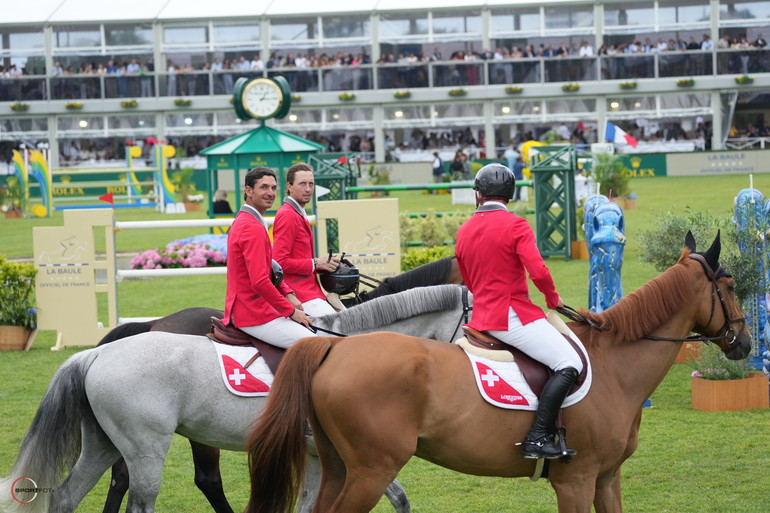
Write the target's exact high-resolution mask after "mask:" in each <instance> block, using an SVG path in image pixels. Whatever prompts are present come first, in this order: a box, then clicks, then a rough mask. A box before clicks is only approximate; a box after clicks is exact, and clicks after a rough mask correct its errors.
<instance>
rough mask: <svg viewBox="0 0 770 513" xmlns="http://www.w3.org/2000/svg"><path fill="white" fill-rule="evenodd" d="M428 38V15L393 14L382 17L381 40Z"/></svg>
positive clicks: (417, 13)
mask: <svg viewBox="0 0 770 513" xmlns="http://www.w3.org/2000/svg"><path fill="white" fill-rule="evenodd" d="M421 35H424V36H427V35H428V13H425V12H415V13H393V14H382V15H381V16H380V39H382V40H385V41H391V40H398V39H400V38H402V37H404V36H421Z"/></svg>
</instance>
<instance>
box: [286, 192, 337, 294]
mask: <svg viewBox="0 0 770 513" xmlns="http://www.w3.org/2000/svg"><path fill="white" fill-rule="evenodd" d="M298 208H299V206H298V205H295V204H294V203H293V202H291V201H290V200H287V201H286V202H285V203H284V204H283V205H282V206H281V208H279V209H278V213H276V215H275V223H273V254H274V255H275V260H276V261H277V262H278V263H279V264H281V267H283V279H284V280H286V282H287V283H288V285H289V286H290V287H291V288H292V289H294V292H296V293H297V299H299V300H300V301H301V302H302V303H304V302H306V301H310V300H311V299H326V295H324V293H323V291H322V290H321V286H320V285H319V284H318V278H317V277H316V274H315V272H314V269H313V254H314V253H315V250H314V246H313V230H312V229H311V228H310V223H309V222H308V220H307V219H306V218H305V216H304V215H302V214H301V213H300V212H298V211H297V209H298Z"/></svg>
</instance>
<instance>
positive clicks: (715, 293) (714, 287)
mask: <svg viewBox="0 0 770 513" xmlns="http://www.w3.org/2000/svg"><path fill="white" fill-rule="evenodd" d="M688 257H689V258H692V259H693V260H695V261H696V262H698V263H699V264H700V265H701V267H703V271H704V272H705V273H706V276H707V277H708V279H709V281H710V282H711V313H710V314H709V320H708V322H707V323H706V326H709V325H710V324H711V321H712V320H713V319H714V312H715V311H716V303H717V298H719V304H720V305H722V312H723V314H724V318H725V325H724V327H725V333H724V335H717V336H715V337H706V336H703V335H700V336H693V337H687V338H668V337H656V336H654V335H648V336H646V337H643V338H645V339H647V340H661V341H664V342H715V341H717V340H727V339H728V338H730V336H732V340H730V342H728V344H727V345H728V346H729V348H730V349H733V348H735V346H736V345H737V343H738V333H740V331H741V330H743V327H744V326H745V325H746V318H745V317H736V318H732V319H731V318H730V313H729V312H728V311H727V301H725V297H724V296H723V295H722V289H720V288H719V285H718V284H717V280H719V279H720V278H723V277H725V276H730V274H729V273H728V272H727V271H725V270H724V269H723V268H722V266H721V265H719V266H718V267H717V270H716V271H714V270H713V269H711V266H710V265H709V264H708V262H706V259H705V258H703V255H700V254H698V253H691V254H690V255H688ZM736 322H740V323H741V327H740V329H738V330H737V331H736V330H735V329H733V326H732V325H733V324H734V323H736ZM731 334H732V335H731Z"/></svg>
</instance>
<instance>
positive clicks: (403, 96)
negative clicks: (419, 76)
mask: <svg viewBox="0 0 770 513" xmlns="http://www.w3.org/2000/svg"><path fill="white" fill-rule="evenodd" d="M410 96H412V93H411V92H409V91H396V92H395V93H393V98H396V99H398V100H403V99H406V98H409V97H410Z"/></svg>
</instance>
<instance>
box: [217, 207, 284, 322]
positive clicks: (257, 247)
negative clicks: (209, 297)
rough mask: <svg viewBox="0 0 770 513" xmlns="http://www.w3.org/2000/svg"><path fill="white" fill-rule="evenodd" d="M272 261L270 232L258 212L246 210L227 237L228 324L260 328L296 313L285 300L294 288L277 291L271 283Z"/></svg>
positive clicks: (282, 287)
mask: <svg viewBox="0 0 770 513" xmlns="http://www.w3.org/2000/svg"><path fill="white" fill-rule="evenodd" d="M272 260H273V250H272V246H271V245H270V237H268V235H267V229H266V228H265V227H264V225H263V224H262V223H261V222H260V221H259V219H258V218H257V212H256V210H254V211H251V210H250V208H249V207H247V206H244V207H242V208H241V210H240V211H239V212H238V214H237V215H236V217H235V221H233V225H232V227H230V231H229V232H228V233H227V295H226V297H225V319H224V322H225V324H229V323H230V320H231V319H232V321H233V325H235V326H236V327H237V328H240V327H243V326H258V325H260V324H265V323H267V322H270V321H272V320H273V319H277V318H278V317H288V316H290V315H291V314H292V313H293V312H294V307H293V306H291V303H289V301H287V300H286V298H285V297H284V296H285V295H286V294H288V293H290V292H292V290H291V288H290V287H288V286H287V285H286V284H285V283H282V284H281V287H280V288H276V287H275V286H274V285H273V282H271V281H270V271H271V269H272V265H271V262H272Z"/></svg>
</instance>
